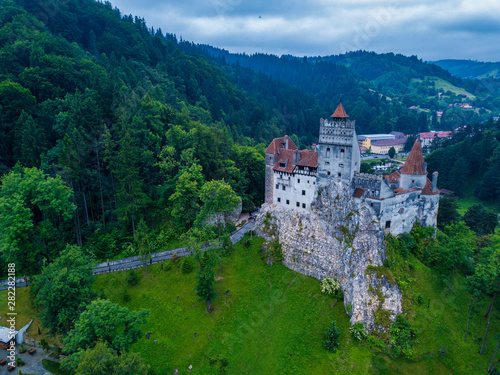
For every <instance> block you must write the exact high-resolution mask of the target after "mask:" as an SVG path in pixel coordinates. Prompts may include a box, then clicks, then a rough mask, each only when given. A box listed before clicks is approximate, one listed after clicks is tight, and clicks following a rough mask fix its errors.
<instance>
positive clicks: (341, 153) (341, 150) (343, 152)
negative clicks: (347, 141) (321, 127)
mask: <svg viewBox="0 0 500 375" xmlns="http://www.w3.org/2000/svg"><path fill="white" fill-rule="evenodd" d="M344 155H345V150H344V149H343V148H341V149H340V157H341V158H342V159H343V158H344Z"/></svg>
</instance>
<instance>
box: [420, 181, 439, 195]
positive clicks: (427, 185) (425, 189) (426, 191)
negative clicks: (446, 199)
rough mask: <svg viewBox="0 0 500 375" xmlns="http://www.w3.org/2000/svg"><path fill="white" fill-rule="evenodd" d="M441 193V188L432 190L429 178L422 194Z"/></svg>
mask: <svg viewBox="0 0 500 375" xmlns="http://www.w3.org/2000/svg"><path fill="white" fill-rule="evenodd" d="M436 194H439V189H436V191H432V182H431V181H430V180H429V179H427V181H426V182H425V186H424V188H423V189H422V195H436Z"/></svg>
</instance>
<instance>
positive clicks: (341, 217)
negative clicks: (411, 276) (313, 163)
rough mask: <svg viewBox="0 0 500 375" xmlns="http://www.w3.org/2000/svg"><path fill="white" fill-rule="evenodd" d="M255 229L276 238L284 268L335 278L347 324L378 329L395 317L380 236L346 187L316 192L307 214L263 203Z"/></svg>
mask: <svg viewBox="0 0 500 375" xmlns="http://www.w3.org/2000/svg"><path fill="white" fill-rule="evenodd" d="M256 228H257V232H258V233H259V235H261V236H263V237H265V238H266V239H267V240H270V241H272V240H274V239H275V238H276V236H277V237H278V239H279V242H280V243H281V245H282V251H283V264H284V265H285V266H287V267H288V268H291V269H293V270H295V271H297V272H300V273H302V274H305V275H310V276H313V277H315V278H317V279H323V278H325V277H331V278H335V279H338V280H339V281H340V283H341V287H342V291H343V292H344V304H345V307H346V312H347V313H348V314H349V315H350V316H351V323H355V322H358V321H362V322H364V323H365V326H366V328H367V329H369V330H373V329H384V328H383V325H381V324H380V323H381V321H382V320H383V319H384V317H385V318H386V319H391V320H394V319H395V317H396V315H397V314H399V313H400V312H401V291H400V290H399V288H398V286H397V285H396V284H395V281H394V280H392V278H391V276H390V274H388V273H387V272H385V271H386V270H385V268H384V267H383V262H384V259H385V247H384V243H383V240H384V234H383V232H382V231H381V230H380V229H379V227H378V225H377V223H376V222H373V221H372V217H371V215H370V212H369V209H367V208H366V207H364V208H363V207H362V208H359V207H357V206H356V204H355V203H354V200H353V198H352V191H351V189H350V188H349V187H348V186H346V185H342V184H340V183H338V184H337V183H334V182H332V183H330V184H329V185H327V186H325V187H323V188H320V190H319V191H318V194H317V197H316V198H315V200H314V202H313V204H312V205H311V212H298V211H295V210H291V209H286V208H283V207H281V206H275V205H270V204H265V205H264V206H263V207H262V210H261V212H260V214H259V216H258V217H257V219H256ZM388 279H389V280H388ZM376 317H379V319H376Z"/></svg>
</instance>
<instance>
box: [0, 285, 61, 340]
mask: <svg viewBox="0 0 500 375" xmlns="http://www.w3.org/2000/svg"><path fill="white" fill-rule="evenodd" d="M7 307H8V306H7V291H6V290H2V291H0V325H2V326H7V315H6V313H7ZM15 312H16V313H17V316H16V329H21V328H22V327H24V326H25V325H26V324H28V323H29V322H30V320H31V319H33V323H31V325H30V327H29V328H28V335H29V337H31V338H33V339H35V340H36V341H40V340H41V339H42V338H45V340H47V342H48V343H49V344H51V345H52V344H57V345H61V342H60V339H59V337H51V336H49V335H48V334H47V333H48V329H44V328H43V327H42V322H41V321H40V320H39V319H38V313H39V311H37V310H36V309H34V308H33V306H32V303H31V301H30V295H29V288H17V289H16V311H15ZM38 327H40V331H41V335H39V334H38Z"/></svg>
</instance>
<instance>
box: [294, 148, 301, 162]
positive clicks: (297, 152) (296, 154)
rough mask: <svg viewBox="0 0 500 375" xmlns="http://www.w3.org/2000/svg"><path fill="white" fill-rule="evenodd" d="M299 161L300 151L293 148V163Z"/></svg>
mask: <svg viewBox="0 0 500 375" xmlns="http://www.w3.org/2000/svg"><path fill="white" fill-rule="evenodd" d="M299 161H300V151H298V150H293V164H297V163H298V162H299Z"/></svg>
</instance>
